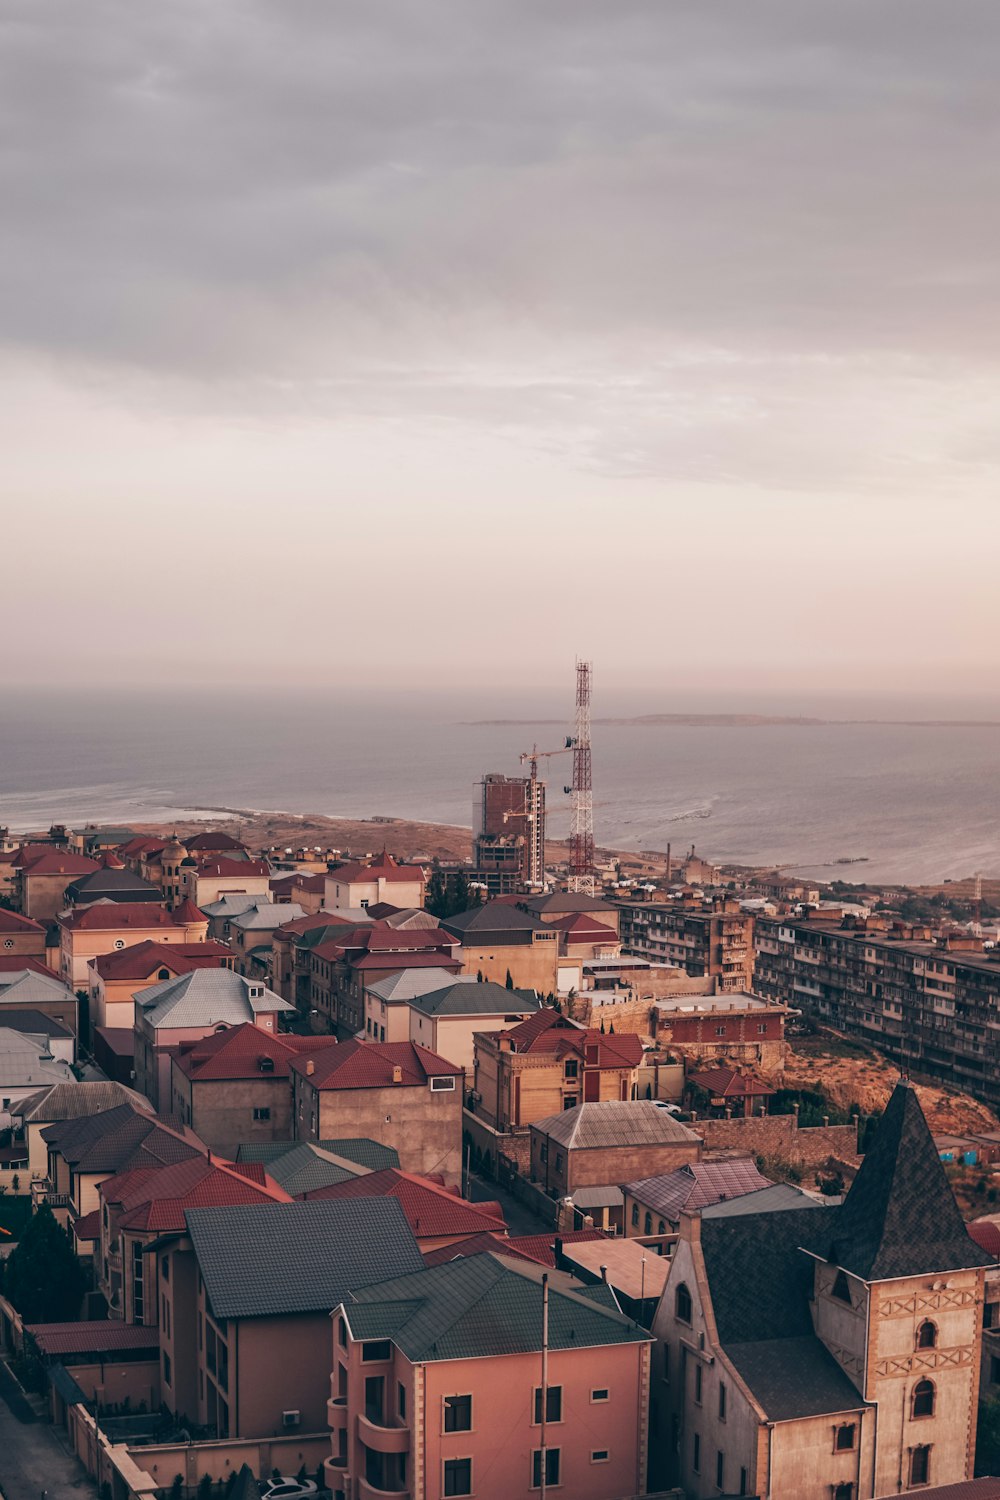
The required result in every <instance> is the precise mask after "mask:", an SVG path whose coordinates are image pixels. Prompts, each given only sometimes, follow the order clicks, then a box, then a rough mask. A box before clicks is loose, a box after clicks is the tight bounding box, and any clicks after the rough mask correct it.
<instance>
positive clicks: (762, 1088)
mask: <svg viewBox="0 0 1000 1500" xmlns="http://www.w3.org/2000/svg"><path fill="white" fill-rule="evenodd" d="M688 1082H689V1083H693V1084H696V1085H697V1086H698V1088H700V1089H706V1090H707V1091H708V1093H710V1094H718V1095H721V1097H722V1098H723V1099H749V1098H751V1097H756V1096H764V1095H770V1094H773V1093H774V1089H769V1088H768V1086H767V1084H766V1083H761V1081H760V1079H759V1078H752V1077H751V1076H750V1075H749V1074H748V1073H740V1072H738V1071H737V1069H736V1068H706V1069H705V1070H704V1072H702V1073H690V1074H689V1075H688Z"/></svg>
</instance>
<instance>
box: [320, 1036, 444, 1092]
mask: <svg viewBox="0 0 1000 1500" xmlns="http://www.w3.org/2000/svg"><path fill="white" fill-rule="evenodd" d="M310 1062H313V1063H314V1064H315V1069H314V1071H313V1072H312V1073H311V1074H310V1073H308V1072H307V1068H308V1064H309V1063H310ZM291 1068H292V1071H293V1072H295V1073H298V1074H299V1075H300V1077H307V1078H308V1079H309V1082H310V1083H312V1084H313V1085H314V1086H315V1087H316V1088H318V1089H382V1088H393V1087H396V1088H399V1087H401V1086H406V1087H419V1086H421V1085H424V1084H426V1082H427V1080H428V1078H437V1077H445V1076H448V1075H450V1076H451V1077H453V1078H458V1077H460V1076H461V1075H462V1072H463V1069H462V1068H457V1067H456V1066H455V1064H454V1063H450V1062H448V1061H446V1059H445V1058H443V1057H439V1056H438V1054H437V1053H436V1052H431V1051H430V1049H429V1048H427V1047H421V1046H420V1045H419V1044H418V1043H417V1042H359V1041H355V1040H354V1039H353V1038H352V1039H351V1040H350V1041H349V1042H341V1044H340V1046H339V1047H330V1048H329V1049H328V1050H327V1051H326V1052H324V1053H323V1054H321V1055H320V1056H319V1057H312V1056H307V1057H299V1058H295V1059H293V1061H292V1063H291ZM394 1068H399V1070H400V1072H401V1075H402V1076H401V1077H400V1078H399V1079H398V1080H395V1079H394V1078H393V1069H394Z"/></svg>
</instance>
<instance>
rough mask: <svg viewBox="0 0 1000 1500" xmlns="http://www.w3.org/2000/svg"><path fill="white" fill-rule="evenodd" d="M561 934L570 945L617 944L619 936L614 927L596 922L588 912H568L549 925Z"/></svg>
mask: <svg viewBox="0 0 1000 1500" xmlns="http://www.w3.org/2000/svg"><path fill="white" fill-rule="evenodd" d="M549 926H550V927H554V928H555V929H556V931H557V932H561V933H562V934H563V936H564V937H565V939H566V941H567V942H568V943H617V942H618V941H619V938H618V934H617V932H616V931H615V929H614V928H613V927H608V926H606V925H605V924H604V923H603V922H598V921H595V919H594V918H593V917H591V916H589V915H588V914H587V913H586V912H582V911H578V912H567V913H566V915H565V916H564V917H557V918H556V920H555V921H554V922H550V923H549Z"/></svg>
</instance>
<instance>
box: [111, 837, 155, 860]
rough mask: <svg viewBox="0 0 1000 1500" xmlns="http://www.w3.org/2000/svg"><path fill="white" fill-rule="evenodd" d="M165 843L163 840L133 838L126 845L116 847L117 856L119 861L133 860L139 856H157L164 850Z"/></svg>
mask: <svg viewBox="0 0 1000 1500" xmlns="http://www.w3.org/2000/svg"><path fill="white" fill-rule="evenodd" d="M166 847H167V846H166V843H165V842H164V840H163V839H146V838H141V837H138V838H134V839H129V840H128V843H126V844H119V845H118V854H119V857H120V858H121V859H135V858H137V857H138V856H139V855H140V854H159V853H160V851H161V850H163V849H165V848H166Z"/></svg>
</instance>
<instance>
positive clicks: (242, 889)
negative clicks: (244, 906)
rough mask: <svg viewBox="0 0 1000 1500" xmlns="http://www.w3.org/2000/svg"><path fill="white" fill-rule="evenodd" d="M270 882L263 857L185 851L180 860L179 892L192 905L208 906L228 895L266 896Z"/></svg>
mask: <svg viewBox="0 0 1000 1500" xmlns="http://www.w3.org/2000/svg"><path fill="white" fill-rule="evenodd" d="M188 847H189V848H190V845H189V846H188ZM270 885H271V866H270V865H269V864H268V862H267V860H266V859H247V858H246V857H245V856H244V857H242V858H238V859H236V858H233V857H232V855H224V854H212V855H194V854H189V855H188V857H187V858H186V859H184V860H182V861H181V867H180V895H181V898H182V899H183V900H188V901H193V902H194V904H195V906H208V905H209V904H210V903H211V902H212V901H221V900H222V898H223V896H230V895H235V896H267V895H268V894H269V890H270Z"/></svg>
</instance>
